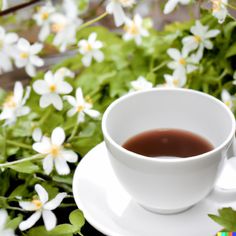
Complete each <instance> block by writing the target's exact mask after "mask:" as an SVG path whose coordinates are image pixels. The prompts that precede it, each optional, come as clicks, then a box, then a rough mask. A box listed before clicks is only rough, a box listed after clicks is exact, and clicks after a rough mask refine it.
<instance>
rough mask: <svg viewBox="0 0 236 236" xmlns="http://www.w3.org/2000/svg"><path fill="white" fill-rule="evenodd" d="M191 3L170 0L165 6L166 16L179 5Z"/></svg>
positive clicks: (186, 0)
mask: <svg viewBox="0 0 236 236" xmlns="http://www.w3.org/2000/svg"><path fill="white" fill-rule="evenodd" d="M191 1H192V0H168V2H167V3H166V5H165V8H164V14H169V13H171V12H172V11H173V10H174V9H175V7H176V6H177V4H178V3H181V4H183V5H187V4H189V3H190V2H191Z"/></svg>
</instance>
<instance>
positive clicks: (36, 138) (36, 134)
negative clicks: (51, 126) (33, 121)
mask: <svg viewBox="0 0 236 236" xmlns="http://www.w3.org/2000/svg"><path fill="white" fill-rule="evenodd" d="M32 138H33V140H34V141H35V142H40V141H41V140H42V138H43V133H42V130H41V129H40V128H35V129H34V130H33V133H32Z"/></svg>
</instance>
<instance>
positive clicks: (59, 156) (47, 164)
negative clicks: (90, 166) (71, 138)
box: [33, 127, 78, 175]
mask: <svg viewBox="0 0 236 236" xmlns="http://www.w3.org/2000/svg"><path fill="white" fill-rule="evenodd" d="M65 138H66V136H65V132H64V130H63V129H62V128H60V127H57V128H55V129H54V130H53V132H52V135H51V138H48V137H45V136H43V137H42V139H41V141H40V142H36V143H34V144H33V149H34V150H35V151H36V152H38V153H41V154H45V155H47V156H46V157H45V158H44V159H43V169H44V171H45V173H46V174H48V175H49V174H50V173H51V172H52V170H53V165H54V164H55V168H56V171H57V173H58V174H59V175H67V174H69V173H70V167H69V166H68V164H67V161H68V162H71V163H74V162H77V160H78V156H77V154H76V153H75V152H73V151H71V150H67V149H64V147H63V143H64V141H65Z"/></svg>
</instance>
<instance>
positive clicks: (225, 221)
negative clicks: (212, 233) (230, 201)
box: [209, 207, 236, 232]
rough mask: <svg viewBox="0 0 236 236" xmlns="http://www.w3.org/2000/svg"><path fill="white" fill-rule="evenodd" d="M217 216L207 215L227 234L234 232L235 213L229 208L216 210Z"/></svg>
mask: <svg viewBox="0 0 236 236" xmlns="http://www.w3.org/2000/svg"><path fill="white" fill-rule="evenodd" d="M218 213H219V216H216V215H211V214H209V217H210V218H211V219H212V220H214V221H215V222H216V223H218V224H220V225H222V226H223V227H224V228H225V231H227V232H235V231H236V211H235V210H233V209H232V208H231V207H228V208H222V209H220V210H218Z"/></svg>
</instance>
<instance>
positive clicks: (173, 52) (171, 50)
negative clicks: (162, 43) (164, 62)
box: [167, 48, 182, 61]
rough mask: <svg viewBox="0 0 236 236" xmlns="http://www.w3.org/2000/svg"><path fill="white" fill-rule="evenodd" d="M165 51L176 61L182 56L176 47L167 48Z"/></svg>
mask: <svg viewBox="0 0 236 236" xmlns="http://www.w3.org/2000/svg"><path fill="white" fill-rule="evenodd" d="M167 53H168V55H169V56H170V57H171V58H172V59H174V60H175V61H178V60H179V59H180V58H181V57H182V56H181V53H180V51H179V50H178V49H176V48H169V49H168V50H167Z"/></svg>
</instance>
